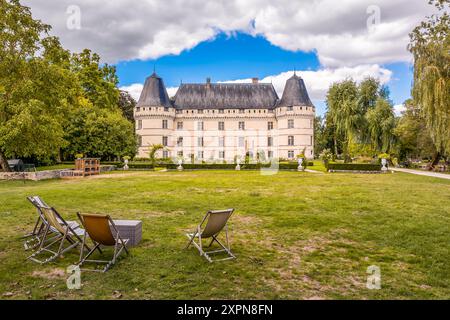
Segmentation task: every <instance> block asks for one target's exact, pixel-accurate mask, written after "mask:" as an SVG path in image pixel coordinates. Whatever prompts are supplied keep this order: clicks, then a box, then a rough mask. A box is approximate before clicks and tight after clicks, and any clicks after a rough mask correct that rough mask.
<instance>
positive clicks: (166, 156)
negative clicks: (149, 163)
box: [162, 150, 169, 159]
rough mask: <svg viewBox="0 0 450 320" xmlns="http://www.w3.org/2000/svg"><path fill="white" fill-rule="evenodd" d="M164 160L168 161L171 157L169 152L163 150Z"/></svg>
mask: <svg viewBox="0 0 450 320" xmlns="http://www.w3.org/2000/svg"><path fill="white" fill-rule="evenodd" d="M162 157H163V158H164V159H167V158H168V157H169V151H167V150H163V156H162Z"/></svg>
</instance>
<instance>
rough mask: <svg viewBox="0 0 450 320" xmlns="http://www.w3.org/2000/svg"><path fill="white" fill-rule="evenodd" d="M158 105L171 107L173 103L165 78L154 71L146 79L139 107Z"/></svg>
mask: <svg viewBox="0 0 450 320" xmlns="http://www.w3.org/2000/svg"><path fill="white" fill-rule="evenodd" d="M157 106H163V107H170V106H171V103H170V99H169V95H168V94H167V90H166V87H165V86H164V81H163V79H161V78H160V77H159V76H158V75H157V74H156V73H155V72H153V74H152V75H151V76H150V77H148V78H147V79H145V84H144V88H143V89H142V92H141V96H140V97H139V101H138V103H137V107H157Z"/></svg>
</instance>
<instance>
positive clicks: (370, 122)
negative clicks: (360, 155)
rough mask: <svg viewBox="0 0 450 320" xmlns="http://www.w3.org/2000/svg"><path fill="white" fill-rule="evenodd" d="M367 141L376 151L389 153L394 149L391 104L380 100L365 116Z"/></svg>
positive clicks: (393, 123)
mask: <svg viewBox="0 0 450 320" xmlns="http://www.w3.org/2000/svg"><path fill="white" fill-rule="evenodd" d="M365 118H366V121H367V129H368V136H369V140H370V142H371V144H372V147H373V148H374V149H375V150H376V151H381V152H389V151H391V150H393V149H394V144H395V136H394V128H395V124H396V123H395V117H394V111H393V107H392V104H391V103H390V102H389V101H387V100H385V99H382V98H379V99H377V100H376V104H375V107H373V108H371V109H369V110H368V111H367V113H366V114H365Z"/></svg>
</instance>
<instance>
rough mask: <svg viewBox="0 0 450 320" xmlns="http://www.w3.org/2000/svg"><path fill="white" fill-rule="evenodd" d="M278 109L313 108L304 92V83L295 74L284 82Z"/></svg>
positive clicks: (306, 92) (306, 93)
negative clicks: (290, 107)
mask: <svg viewBox="0 0 450 320" xmlns="http://www.w3.org/2000/svg"><path fill="white" fill-rule="evenodd" d="M278 106H279V107H287V106H311V107H312V106H313V104H312V102H311V100H310V99H309V96H308V91H306V86H305V82H304V81H303V79H302V78H301V77H299V76H297V75H296V74H295V73H294V75H293V76H292V77H290V78H289V79H288V80H287V81H286V85H285V86H284V91H283V95H282V96H281V100H280V102H279V104H278Z"/></svg>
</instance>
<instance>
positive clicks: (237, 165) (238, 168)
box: [235, 159, 241, 171]
mask: <svg viewBox="0 0 450 320" xmlns="http://www.w3.org/2000/svg"><path fill="white" fill-rule="evenodd" d="M240 163H241V160H239V159H236V168H235V170H238V171H239V170H241V165H240Z"/></svg>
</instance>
